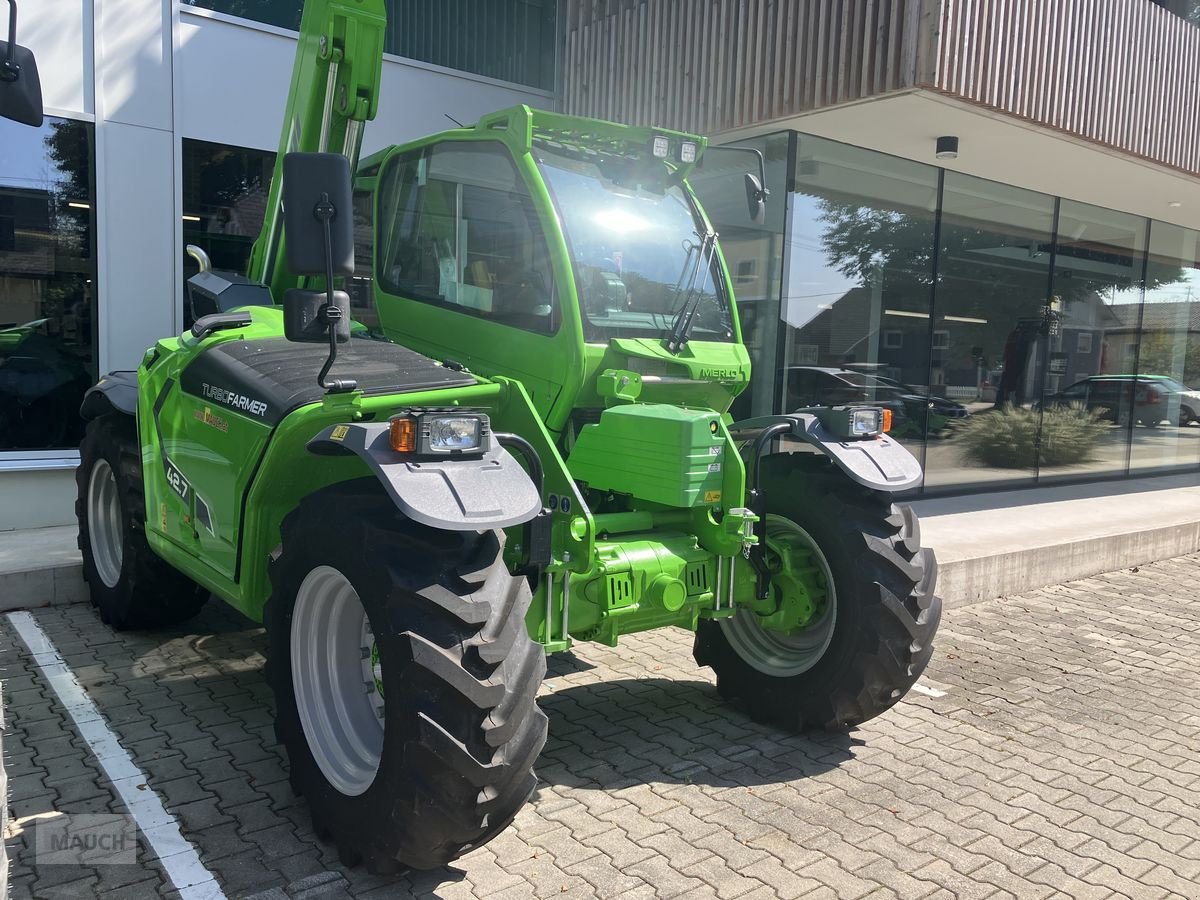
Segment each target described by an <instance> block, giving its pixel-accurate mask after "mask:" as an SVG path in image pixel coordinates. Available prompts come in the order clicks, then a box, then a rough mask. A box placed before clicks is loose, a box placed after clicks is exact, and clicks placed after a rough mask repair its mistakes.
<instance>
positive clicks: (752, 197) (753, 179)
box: [746, 172, 767, 225]
mask: <svg viewBox="0 0 1200 900" xmlns="http://www.w3.org/2000/svg"><path fill="white" fill-rule="evenodd" d="M746 206H747V208H748V209H749V211H750V221H751V222H754V223H755V224H756V225H757V224H760V223H761V222H762V220H763V219H764V218H765V217H766V214H767V192H766V191H764V190H763V185H762V182H761V181H759V179H758V176H757V175H752V174H750V173H749V172H747V173H746Z"/></svg>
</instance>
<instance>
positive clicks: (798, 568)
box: [751, 523, 828, 634]
mask: <svg viewBox="0 0 1200 900" xmlns="http://www.w3.org/2000/svg"><path fill="white" fill-rule="evenodd" d="M771 524H773V523H768V529H767V539H766V548H765V550H766V552H765V554H764V563H765V565H766V567H767V571H768V572H769V573H770V576H771V578H770V582H769V584H768V596H767V598H766V599H765V600H761V601H755V602H754V603H752V604H751V608H752V609H753V610H754V611H755V612H756V613H757V614H758V616H759V625H761V626H762V627H763V628H768V629H770V630H772V631H780V632H783V633H785V634H786V633H789V632H792V631H795V630H797V629H800V628H806V627H808V626H809V625H811V624H812V623H813V622H814V621H816V620H817V619H818V618H820V616H821V614H822V613H823V612H824V610H825V605H826V601H827V599H828V590H827V584H828V583H827V580H826V578H825V573H824V572H823V571H822V569H821V566H820V564H819V563H818V562H817V560H816V557H815V552H816V550H815V545H812V544H810V543H809V539H808V537H807V535H806V534H805V533H804V532H802V531H799V530H798V529H797V530H795V531H793V530H792V529H790V528H785V527H780V526H779V525H778V524H775V527H774V528H771Z"/></svg>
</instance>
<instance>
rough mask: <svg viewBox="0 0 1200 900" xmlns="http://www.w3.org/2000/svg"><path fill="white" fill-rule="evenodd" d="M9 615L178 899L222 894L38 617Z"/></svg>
mask: <svg viewBox="0 0 1200 900" xmlns="http://www.w3.org/2000/svg"><path fill="white" fill-rule="evenodd" d="M8 621H9V622H10V623H12V626H13V628H14V629H15V630H16V632H17V634H18V635H20V637H21V640H22V641H24V642H25V646H26V647H28V648H29V652H30V653H31V654H32V655H33V661H34V662H35V663H37V666H38V668H39V669H41V670H42V674H43V675H45V676H46V680H47V681H48V682H50V687H52V688H53V689H54V693H55V694H57V695H58V699H59V701H61V703H62V705H63V707H64V708H65V709H66V711H67V714H68V715H70V717H71V719H72V720H73V721H74V722H75V727H76V728H78V729H79V734H80V735H81V736H82V737H83V739H84V740H85V741H87V744H88V746H89V747H90V748H91V750H92V753H94V754H95V755H96V759H97V760H98V761H99V763H100V767H101V768H102V769H103V770H104V773H105V774H106V775H107V776H108V778H109V781H111V782H112V785H113V788H114V789H115V790H116V792H117V794H118V795H119V796H120V798H121V800H122V802H124V804H125V807H126V808H127V809H128V810H129V815H130V816H132V817H133V820H134V822H136V823H137V827H138V830H139V831H141V832H142V835H143V837H144V838H145V840H146V844H147V846H148V849H149V850H150V852H151V853H153V854H154V855H155V856H156V857H157V858H158V860H159V862H161V863H162V866H163V868H164V869H165V870H166V872H167V877H168V878H170V879H171V883H172V884H173V885H174V886H175V888H176V889H177V890H178V891H179V896H180V898H181V900H225V893H224V892H223V891H222V890H221V886H220V885H219V884H217V879H216V876H214V875H213V874H212V872H210V871H208V869H207V868H205V866H204V863H202V862H201V861H200V854H198V853H197V852H196V849H195V848H194V847H193V846H192V845H191V844H190V843H189V842H188V841H187V840H186V839H185V838H184V836H183V834H182V833H180V831H179V823H178V821H177V820H176V819H175V817H174V816H173V815H171V814H170V813H169V812H167V810H166V808H165V807H164V806H163V804H162V800H160V799H159V797H158V794H156V793H155V792H154V791H153V790H152V789H150V788H149V787H147V786H146V783H147V778H146V775H145V773H144V772H142V770H141V769H139V768H138V766H137V764H136V763H135V762H134V761H133V758H132V757H130V755H129V753H128V751H126V750H125V748H124V747H122V746H121V742H120V741H119V740H117V736H116V735H115V734H113V733H112V731H110V730H109V728H108V725H107V724H106V723H105V721H104V717H103V716H102V715H100V710H99V709H97V708H96V704H95V703H93V702H92V701H91V699H90V698H89V697H88V695H87V692H85V691H84V689H83V687H82V686H81V685H80V684H79V680H78V679H77V678H76V677H75V673H74V672H72V671H71V669H70V667H68V666H67V664H66V663H65V662H63V659H62V657H61V656H59V654H58V649H57V648H56V647H55V646H54V644H53V643H52V642H51V640H50V638H48V637H47V636H46V633H45V632H44V631H42V628H41V626H40V625H38V623H37V620H36V619H35V618H34V617H33V616H32V615H31V614H30V613H27V612H12V613H9V614H8ZM139 786H141V787H140V789H139Z"/></svg>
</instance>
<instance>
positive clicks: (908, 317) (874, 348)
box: [778, 135, 959, 459]
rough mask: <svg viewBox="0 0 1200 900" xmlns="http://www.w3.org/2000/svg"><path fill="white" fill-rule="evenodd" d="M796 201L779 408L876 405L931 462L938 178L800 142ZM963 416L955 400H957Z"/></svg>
mask: <svg viewBox="0 0 1200 900" xmlns="http://www.w3.org/2000/svg"><path fill="white" fill-rule="evenodd" d="M793 185H794V187H793V191H792V194H791V197H790V198H789V199H790V218H789V220H788V239H787V246H788V251H789V262H788V264H787V268H786V274H785V281H784V290H783V298H782V318H783V322H784V325H785V336H784V340H783V353H782V357H781V359H780V362H779V376H780V379H779V380H780V385H781V396H780V397H779V403H778V411H780V412H790V411H792V410H794V409H797V408H800V407H803V406H813V405H844V404H853V403H869V404H875V405H880V406H884V407H886V408H888V409H890V410H891V411H892V421H893V426H892V433H893V435H894V436H895V437H896V438H898V439H899V440H900V441H901V443H903V444H904V445H905V446H907V447H908V448H909V450H911V451H912V452H913V454H914V455H915V456H917V457H918V459H921V458H923V456H924V434H925V430H926V427H927V420H929V418H930V417H929V415H928V413H929V410H930V409H931V408H932V406H933V405H937V404H938V403H939V402H940V398H938V397H936V396H935V395H936V394H938V393H939V392H940V390H941V386H940V385H933V384H931V383H930V376H929V360H930V349H931V341H932V342H933V343H934V345H936V344H937V343H938V342H940V341H942V340H943V339H944V335H942V334H939V333H937V332H936V331H935V330H934V329H933V328H931V322H930V296H931V291H932V285H933V276H934V268H933V266H934V255H935V253H934V224H935V211H936V210H937V198H938V170H937V169H936V168H934V167H933V166H925V165H921V164H920V163H915V162H910V161H909V160H904V159H898V158H896V157H891V156H886V155H884V154H881V153H875V152H872V151H868V150H862V149H859V148H857V147H850V146H847V145H845V144H838V143H835V142H833V141H828V140H824V139H822V138H816V137H810V136H809V135H801V136H800V138H799V144H798V147H797V159H796V163H795V172H794V177H793ZM948 402H949V403H951V404H952V408H953V409H955V410H957V409H958V407H959V405H958V404H957V402H956V401H948Z"/></svg>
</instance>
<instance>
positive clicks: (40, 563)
mask: <svg viewBox="0 0 1200 900" xmlns="http://www.w3.org/2000/svg"><path fill="white" fill-rule="evenodd" d="M78 534H79V529H78V528H77V527H76V526H74V525H61V526H58V527H54V528H31V529H28V530H24V531H0V612H8V611H9V610H13V609H31V608H33V607H37V606H57V605H59V604H63V603H86V602H87V599H88V594H87V585H86V584H84V581H83V563H82V561H81V559H80V554H79V547H78V545H77V543H76V541H77V539H78Z"/></svg>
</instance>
